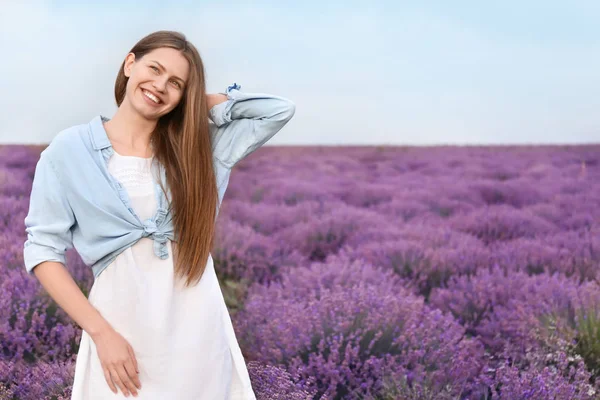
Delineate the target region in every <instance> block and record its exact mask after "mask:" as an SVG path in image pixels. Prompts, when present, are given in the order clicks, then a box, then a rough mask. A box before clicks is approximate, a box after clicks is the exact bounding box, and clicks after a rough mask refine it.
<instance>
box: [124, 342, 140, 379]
mask: <svg viewBox="0 0 600 400" xmlns="http://www.w3.org/2000/svg"><path fill="white" fill-rule="evenodd" d="M127 349H128V350H129V354H130V356H131V359H132V360H133V366H134V367H135V372H137V373H138V374H139V373H140V369H139V368H138V363H137V358H135V353H134V351H133V347H131V346H127Z"/></svg>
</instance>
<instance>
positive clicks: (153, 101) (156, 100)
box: [142, 89, 162, 106]
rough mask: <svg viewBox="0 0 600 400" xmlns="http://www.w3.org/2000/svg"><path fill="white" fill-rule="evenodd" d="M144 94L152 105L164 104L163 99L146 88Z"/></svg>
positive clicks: (143, 90)
mask: <svg viewBox="0 0 600 400" xmlns="http://www.w3.org/2000/svg"><path fill="white" fill-rule="evenodd" d="M142 95H143V96H144V98H145V99H146V103H148V104H150V105H152V106H159V105H161V104H162V101H161V100H160V99H159V98H157V97H156V96H155V95H153V94H152V93H150V92H148V91H147V90H145V89H142Z"/></svg>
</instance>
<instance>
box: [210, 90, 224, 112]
mask: <svg viewBox="0 0 600 400" xmlns="http://www.w3.org/2000/svg"><path fill="white" fill-rule="evenodd" d="M206 100H207V104H208V109H209V110H210V109H211V108H213V107H214V106H216V105H217V104H220V103H223V102H225V101H227V95H225V94H223V93H209V94H207V95H206Z"/></svg>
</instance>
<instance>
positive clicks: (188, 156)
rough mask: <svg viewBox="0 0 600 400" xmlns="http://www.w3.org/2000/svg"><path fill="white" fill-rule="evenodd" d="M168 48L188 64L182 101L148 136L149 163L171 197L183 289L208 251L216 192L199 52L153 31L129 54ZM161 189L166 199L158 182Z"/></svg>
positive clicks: (121, 80) (122, 81) (180, 38)
mask: <svg viewBox="0 0 600 400" xmlns="http://www.w3.org/2000/svg"><path fill="white" fill-rule="evenodd" d="M160 47H170V48H173V49H176V50H179V51H181V54H182V55H183V56H184V57H185V58H186V59H187V60H188V62H189V63H190V73H189V78H188V82H187V84H186V87H185V89H184V93H183V96H182V98H181V100H180V102H179V104H178V105H177V107H175V108H174V109H173V110H172V111H171V112H169V113H168V114H166V115H164V116H162V117H161V118H160V119H159V120H158V122H157V124H156V128H155V129H154V131H153V132H152V134H151V140H152V143H153V148H154V160H155V161H157V162H160V163H161V164H162V165H163V166H164V168H165V175H166V180H167V182H166V183H167V186H168V187H169V190H170V191H171V197H172V198H171V202H170V204H169V207H170V211H171V213H172V218H173V231H174V242H175V243H176V246H175V245H173V246H172V248H173V250H174V252H173V255H172V256H173V258H174V262H175V266H174V267H175V275H176V276H177V277H180V278H184V277H185V278H187V279H186V282H185V285H186V286H188V287H189V286H190V285H191V283H192V282H193V284H194V285H195V284H197V283H198V281H199V280H200V278H201V277H202V274H203V273H204V269H205V267H206V263H207V261H208V256H209V252H210V250H211V248H212V246H213V240H214V231H215V219H216V213H217V202H218V192H217V183H216V178H215V173H214V166H213V161H212V150H211V142H210V136H209V126H208V105H207V99H206V94H205V93H206V84H205V73H204V65H203V63H202V59H201V58H200V54H199V53H198V50H197V49H196V48H195V47H194V45H192V44H191V43H190V42H188V41H187V39H186V37H185V35H183V34H182V33H180V32H174V31H164V30H162V31H157V32H154V33H151V34H149V35H147V36H145V37H144V38H142V39H141V40H140V41H138V42H137V43H136V44H135V45H134V46H133V48H132V49H131V50H130V52H131V53H134V54H135V57H136V60H139V59H140V58H142V57H143V56H144V55H145V54H146V53H148V52H150V51H152V50H154V49H157V48H160ZM124 67H125V61H123V64H122V65H121V69H119V73H118V75H117V79H116V82H115V99H116V102H117V106H120V105H121V103H122V102H123V100H124V98H125V91H126V87H127V80H128V79H129V78H127V77H126V76H125V74H124ZM160 186H161V188H162V190H163V192H165V193H166V191H165V188H164V186H163V185H162V182H160Z"/></svg>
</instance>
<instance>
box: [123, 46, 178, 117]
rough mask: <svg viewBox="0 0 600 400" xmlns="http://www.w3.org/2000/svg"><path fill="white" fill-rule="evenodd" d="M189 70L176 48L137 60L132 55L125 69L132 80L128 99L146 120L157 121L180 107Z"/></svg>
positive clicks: (155, 52)
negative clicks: (178, 105)
mask: <svg viewBox="0 0 600 400" xmlns="http://www.w3.org/2000/svg"><path fill="white" fill-rule="evenodd" d="M189 71H190V65H189V62H188V61H187V59H186V58H185V57H184V55H183V54H182V53H181V52H180V51H179V50H176V49H172V48H169V47H160V48H158V49H154V50H152V51H150V52H148V53H146V54H145V55H144V56H143V57H141V58H139V59H137V60H136V59H135V55H134V54H133V53H129V54H128V55H127V58H126V59H125V65H124V70H123V73H124V74H125V76H126V77H128V78H129V79H128V81H127V89H126V95H125V100H126V101H128V102H129V104H130V106H131V107H132V108H133V109H134V110H135V111H137V112H138V113H139V114H140V115H142V116H143V117H145V118H146V119H150V120H156V119H158V118H160V117H162V116H163V115H165V114H168V113H169V112H170V111H171V110H173V109H174V108H175V107H177V104H179V101H180V100H181V98H182V97H183V94H184V91H185V88H186V83H187V81H188V77H189Z"/></svg>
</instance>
